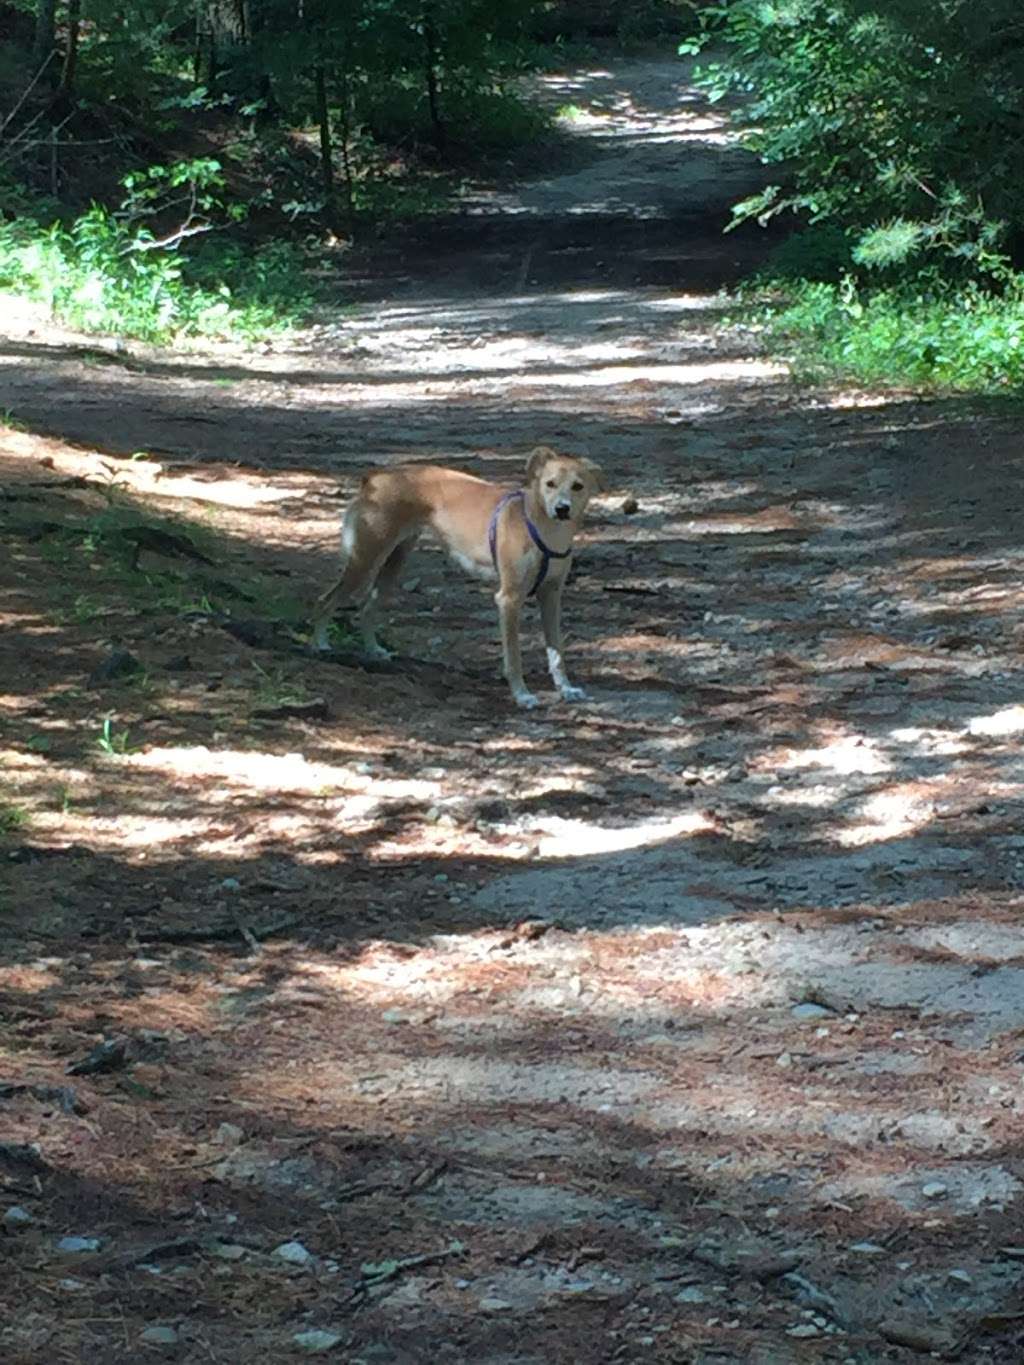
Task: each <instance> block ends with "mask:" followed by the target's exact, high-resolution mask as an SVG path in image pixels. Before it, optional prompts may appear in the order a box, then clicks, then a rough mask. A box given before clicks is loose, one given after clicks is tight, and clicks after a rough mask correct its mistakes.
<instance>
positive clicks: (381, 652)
mask: <svg viewBox="0 0 1024 1365" xmlns="http://www.w3.org/2000/svg"><path fill="white" fill-rule="evenodd" d="M363 653H364V654H365V655H366V657H367V658H368V659H374V660H376V661H377V662H378V663H386V662H387V660H388V659H390V658H391V657H392V656H391V650H390V649H385V648H384V646H383V645H379V644H378V643H377V641H376V640H374V641H373V642H372V643H369V642H368V643H367V644H364V645H363Z"/></svg>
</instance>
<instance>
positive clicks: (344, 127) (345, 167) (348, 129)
mask: <svg viewBox="0 0 1024 1365" xmlns="http://www.w3.org/2000/svg"><path fill="white" fill-rule="evenodd" d="M340 131H341V167H342V173H343V175H344V177H345V218H346V220H347V222H348V227H349V230H350V231H351V230H352V213H353V176H352V157H351V149H350V143H351V140H352V94H351V91H350V89H349V73H348V52H347V50H346V52H345V57H344V69H343V70H342V73H341V130H340Z"/></svg>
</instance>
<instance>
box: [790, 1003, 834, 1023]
mask: <svg viewBox="0 0 1024 1365" xmlns="http://www.w3.org/2000/svg"><path fill="white" fill-rule="evenodd" d="M831 1013H832V1011H831V1010H827V1009H826V1008H825V1006H824V1005H815V1004H814V1003H813V1002H812V1001H810V1000H804V1001H802V1002H801V1003H800V1004H799V1005H794V1006H793V1008H792V1009H791V1010H790V1014H792V1016H793V1018H794V1019H828V1018H829V1016H830V1015H831Z"/></svg>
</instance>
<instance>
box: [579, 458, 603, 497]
mask: <svg viewBox="0 0 1024 1365" xmlns="http://www.w3.org/2000/svg"><path fill="white" fill-rule="evenodd" d="M580 464H582V466H583V468H584V469H585V470H586V471H587V474H588V476H589V478H590V481H591V483H592V484H593V486H594V492H595V493H605V492H607V490H608V480H607V478H606V477H605V472H604V470H603V469H602V468H601V466H600V465H599V464H595V463H594V461H593V460H581V461H580Z"/></svg>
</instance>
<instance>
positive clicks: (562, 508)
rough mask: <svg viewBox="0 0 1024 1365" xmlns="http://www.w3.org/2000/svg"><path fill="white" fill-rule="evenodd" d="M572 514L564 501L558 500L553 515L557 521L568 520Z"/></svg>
mask: <svg viewBox="0 0 1024 1365" xmlns="http://www.w3.org/2000/svg"><path fill="white" fill-rule="evenodd" d="M571 515H572V508H571V507H570V506H569V504H568V503H566V502H560V503H559V504H558V506H557V507H556V508H555V516H556V517H557V518H558V520H559V521H568V520H569V517H570V516H571Z"/></svg>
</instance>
